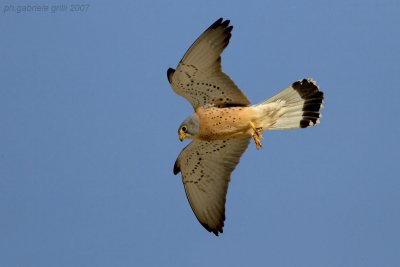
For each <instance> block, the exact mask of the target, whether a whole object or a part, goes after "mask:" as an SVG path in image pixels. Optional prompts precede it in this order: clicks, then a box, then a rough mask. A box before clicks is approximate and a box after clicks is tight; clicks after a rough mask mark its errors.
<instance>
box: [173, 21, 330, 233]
mask: <svg viewBox="0 0 400 267" xmlns="http://www.w3.org/2000/svg"><path fill="white" fill-rule="evenodd" d="M229 23H230V21H229V20H225V21H224V20H223V18H220V19H218V20H217V21H215V22H214V23H213V24H212V25H211V26H210V27H209V28H208V29H207V30H205V31H204V32H203V34H201V35H200V37H199V38H197V40H196V41H195V42H194V43H193V44H192V46H191V47H190V48H189V50H188V51H187V52H186V53H185V55H184V56H183V58H182V59H181V61H180V62H179V64H178V66H177V67H176V69H172V68H169V69H168V71H167V77H168V81H169V83H170V84H171V87H172V89H173V90H174V91H175V93H177V94H178V95H181V96H182V97H184V98H186V99H187V100H188V101H189V102H190V104H191V105H192V106H193V109H194V113H193V114H191V115H190V116H189V117H188V118H186V119H185V120H184V121H183V123H182V124H181V125H180V126H179V130H178V136H179V139H180V140H181V141H182V140H183V139H186V138H190V139H192V142H191V143H190V144H189V145H187V146H186V147H185V148H184V149H183V150H182V151H181V153H180V154H179V156H178V158H177V160H176V162H175V165H174V174H175V175H176V174H178V173H179V172H181V173H182V181H183V185H184V187H185V192H186V196H187V198H188V200H189V203H190V206H191V208H192V210H193V212H194V214H195V215H196V217H197V219H198V220H199V222H200V223H201V224H202V225H203V226H204V228H205V229H207V230H208V231H209V232H212V233H214V234H215V235H218V234H219V233H222V232H223V227H224V221H225V202H226V194H227V190H228V183H229V181H230V176H231V173H232V171H233V170H234V169H235V167H236V165H237V164H238V163H239V160H240V157H241V155H242V154H243V152H244V151H245V150H246V148H247V146H248V144H249V142H250V140H251V138H252V139H253V140H254V142H255V146H256V148H257V149H259V148H261V147H262V144H261V141H260V139H261V138H262V134H261V132H262V131H264V130H275V129H279V130H280V129H295V128H306V127H310V126H314V125H316V124H318V123H319V122H320V117H321V115H320V109H321V108H322V106H323V98H324V94H323V92H322V91H320V90H319V87H318V86H317V84H316V83H315V81H314V80H312V79H302V80H299V81H296V82H294V83H292V84H291V85H290V86H288V87H287V88H285V89H283V90H282V91H281V92H279V93H278V94H276V95H275V96H273V97H271V98H269V99H267V100H265V101H262V102H260V103H258V104H255V105H251V102H250V100H249V99H248V98H247V97H246V96H245V95H244V93H243V92H242V91H241V90H240V89H239V88H238V87H237V85H236V84H235V83H234V82H233V81H232V79H231V78H230V77H229V76H228V75H226V74H225V73H224V72H223V71H222V68H221V54H222V51H223V50H224V49H225V47H226V46H227V45H228V43H229V39H230V38H231V31H232V28H233V27H232V26H229Z"/></svg>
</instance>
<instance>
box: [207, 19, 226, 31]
mask: <svg viewBox="0 0 400 267" xmlns="http://www.w3.org/2000/svg"><path fill="white" fill-rule="evenodd" d="M223 20H224V19H223V18H219V19H217V20H216V21H215V22H214V23H213V24H211V26H210V28H211V29H215V28H217V27H218V26H219V25H221V24H222V21H223Z"/></svg>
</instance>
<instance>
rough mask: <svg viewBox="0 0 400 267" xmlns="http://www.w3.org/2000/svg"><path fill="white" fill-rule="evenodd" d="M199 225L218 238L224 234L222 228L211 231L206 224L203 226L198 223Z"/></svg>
mask: <svg viewBox="0 0 400 267" xmlns="http://www.w3.org/2000/svg"><path fill="white" fill-rule="evenodd" d="M200 223H201V225H202V226H203V227H204V228H205V229H206V230H207V231H209V232H210V233H213V234H214V235H216V236H219V234H220V233H221V234H222V233H223V232H224V230H223V229H222V227H221V228H218V229H212V228H211V227H210V226H208V225H207V224H205V223H202V222H200Z"/></svg>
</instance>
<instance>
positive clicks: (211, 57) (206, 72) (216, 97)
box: [167, 18, 250, 109]
mask: <svg viewBox="0 0 400 267" xmlns="http://www.w3.org/2000/svg"><path fill="white" fill-rule="evenodd" d="M228 25H229V20H225V21H223V19H222V18H220V19H219V20H217V21H216V22H214V23H213V24H212V25H211V26H210V27H209V28H208V29H207V30H206V31H205V32H204V33H203V34H202V35H201V36H200V37H199V38H198V39H197V40H196V41H195V42H194V43H193V44H192V46H191V47H190V48H189V50H188V51H187V52H186V53H185V55H184V56H183V58H182V59H181V61H180V62H179V64H178V66H177V68H176V70H174V69H172V68H169V69H168V71H167V76H168V81H169V82H170V84H171V86H172V89H173V90H174V91H175V92H176V93H177V94H178V95H181V96H183V97H184V98H186V99H187V100H188V101H189V102H190V103H191V104H192V106H193V108H194V109H196V108H197V107H200V106H206V105H215V106H219V107H226V106H247V105H249V104H250V100H249V99H248V98H247V97H246V96H245V95H244V94H243V92H242V91H241V90H240V89H239V88H238V87H237V86H236V85H235V83H234V82H233V81H232V80H231V78H229V76H228V75H226V74H225V73H224V72H222V68H221V53H222V51H223V50H224V48H225V47H226V46H227V45H228V43H229V39H230V38H231V31H232V28H233V27H232V26H228Z"/></svg>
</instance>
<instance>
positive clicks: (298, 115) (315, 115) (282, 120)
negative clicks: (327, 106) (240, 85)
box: [253, 79, 324, 129]
mask: <svg viewBox="0 0 400 267" xmlns="http://www.w3.org/2000/svg"><path fill="white" fill-rule="evenodd" d="M323 99H324V93H323V92H322V91H320V90H319V87H318V86H317V84H316V83H315V81H314V80H312V79H303V80H301V81H296V82H294V83H293V84H292V85H290V86H289V87H287V88H286V89H283V90H282V91H281V92H279V93H278V94H276V95H275V96H273V97H271V98H269V99H267V100H265V101H263V102H261V103H259V104H256V105H254V106H253V107H254V108H255V109H256V110H257V113H258V114H259V119H258V123H257V124H258V125H257V126H258V127H262V128H263V129H295V128H306V127H310V126H314V125H316V124H318V123H319V121H320V117H321V114H320V109H321V108H322V107H323Z"/></svg>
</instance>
